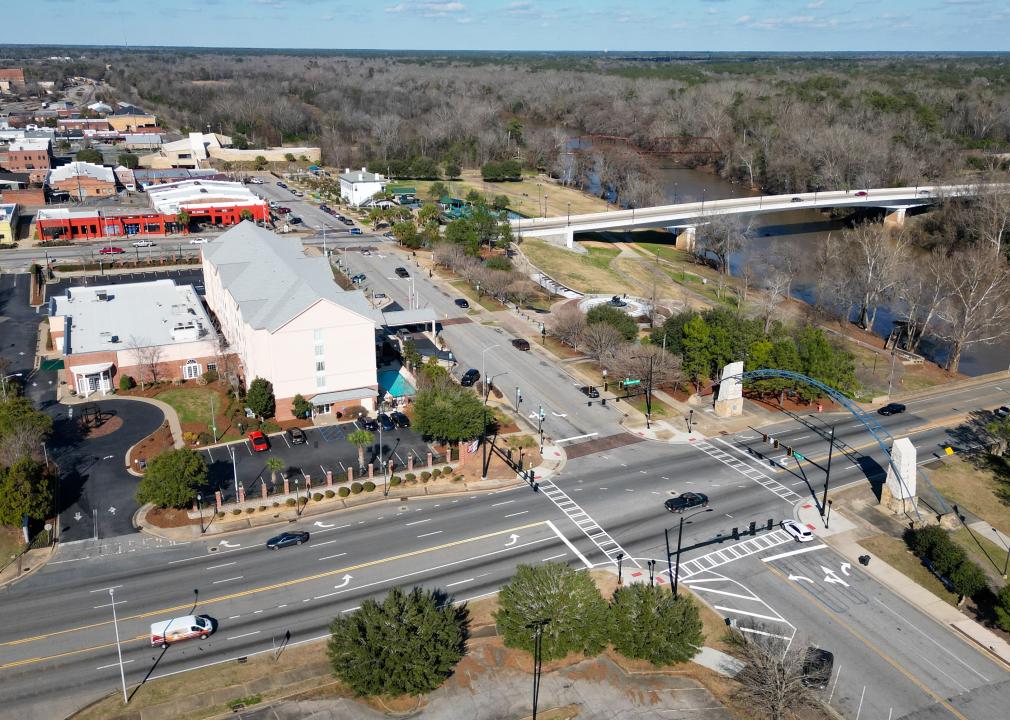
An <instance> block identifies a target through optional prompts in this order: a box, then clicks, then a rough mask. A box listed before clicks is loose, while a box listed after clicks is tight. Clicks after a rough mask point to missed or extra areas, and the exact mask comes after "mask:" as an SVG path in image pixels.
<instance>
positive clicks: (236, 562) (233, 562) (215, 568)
mask: <svg viewBox="0 0 1010 720" xmlns="http://www.w3.org/2000/svg"><path fill="white" fill-rule="evenodd" d="M236 564H238V561H237V560H234V561H232V562H230V563H221V564H220V565H211V566H210V567H205V568H204V570H217V569H218V568H223V567H228V566H229V565H236Z"/></svg>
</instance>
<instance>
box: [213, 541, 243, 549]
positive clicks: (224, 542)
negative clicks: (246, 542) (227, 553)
mask: <svg viewBox="0 0 1010 720" xmlns="http://www.w3.org/2000/svg"><path fill="white" fill-rule="evenodd" d="M218 545H220V546H221V547H226V548H237V547H241V546H242V543H235V544H234V545H232V544H231V543H230V542H228V541H227V540H222V541H221V542H219V543H218Z"/></svg>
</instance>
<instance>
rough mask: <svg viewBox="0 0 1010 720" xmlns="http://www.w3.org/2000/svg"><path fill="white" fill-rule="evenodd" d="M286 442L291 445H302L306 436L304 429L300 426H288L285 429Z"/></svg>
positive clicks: (306, 439) (305, 440)
mask: <svg viewBox="0 0 1010 720" xmlns="http://www.w3.org/2000/svg"><path fill="white" fill-rule="evenodd" d="M286 434H287V436H288V442H289V443H291V444H292V445H304V444H305V443H306V442H307V441H308V438H307V437H306V436H305V431H304V430H302V429H301V428H296V427H295V428H288V431H287V433H286Z"/></svg>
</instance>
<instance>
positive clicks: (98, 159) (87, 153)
mask: <svg viewBox="0 0 1010 720" xmlns="http://www.w3.org/2000/svg"><path fill="white" fill-rule="evenodd" d="M74 160H76V161H77V162H86V163H93V164H95V165H101V164H102V163H103V162H105V158H103V157H102V153H100V152H98V150H96V149H95V148H93V147H90V146H89V147H85V148H81V149H80V150H78V151H77V154H76V155H74Z"/></svg>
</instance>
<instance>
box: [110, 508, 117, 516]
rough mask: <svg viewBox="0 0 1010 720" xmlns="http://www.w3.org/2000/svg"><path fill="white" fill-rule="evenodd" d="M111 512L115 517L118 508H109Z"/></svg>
mask: <svg viewBox="0 0 1010 720" xmlns="http://www.w3.org/2000/svg"><path fill="white" fill-rule="evenodd" d="M109 512H110V513H112V514H113V515H115V514H116V508H114V507H111V506H110V507H109Z"/></svg>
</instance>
